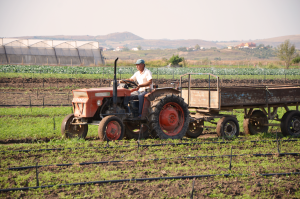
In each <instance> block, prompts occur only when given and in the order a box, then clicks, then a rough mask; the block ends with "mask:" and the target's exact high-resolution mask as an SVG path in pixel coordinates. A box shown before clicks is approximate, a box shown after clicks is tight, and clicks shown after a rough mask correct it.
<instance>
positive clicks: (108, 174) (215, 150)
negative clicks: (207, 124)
mask: <svg viewBox="0 0 300 199" xmlns="http://www.w3.org/2000/svg"><path fill="white" fill-rule="evenodd" d="M259 139H260V138H259V137H255V136H252V137H251V138H244V139H243V140H244V142H239V141H242V140H239V139H236V140H232V141H231V142H229V143H226V144H218V143H209V142H208V141H206V144H205V143H201V141H200V140H197V141H195V140H182V141H179V140H173V141H172V140H165V141H158V140H157V141H156V140H143V141H141V144H142V145H151V144H158V143H164V144H170V143H175V144H178V146H172V145H163V146H152V147H151V146H148V147H139V148H138V147H137V143H136V142H135V141H126V140H125V141H119V142H113V143H110V144H109V146H110V147H109V148H107V147H106V143H101V142H99V141H90V142H87V141H82V140H57V141H52V142H49V143H39V144H37V143H34V144H16V145H4V147H2V150H4V151H1V156H2V158H1V159H2V161H1V171H0V172H1V182H2V183H1V189H8V188H20V187H35V186H37V183H36V169H35V168H34V167H33V168H30V169H25V170H8V168H14V167H21V166H35V165H36V163H38V165H40V166H43V165H49V166H43V167H40V168H38V179H39V185H40V186H48V185H59V184H70V183H77V182H90V183H89V184H87V185H81V186H79V185H78V186H73V185H66V186H63V187H59V186H54V187H48V188H39V189H31V190H29V191H20V190H19V191H13V192H1V193H0V196H1V197H12V198H15V197H22V198H37V197H64V198H73V197H108V198H111V197H121V198H123V197H128V196H130V197H132V198H140V197H142V198H143V197H155V198H157V197H158V198H161V197H189V196H190V195H191V192H192V190H193V188H192V187H193V178H194V177H193V176H198V175H199V176H198V177H197V178H196V179H195V182H194V191H193V195H194V197H225V196H232V197H237V198H251V197H253V196H259V197H261V198H269V197H273V196H275V197H288V198H297V197H299V194H300V192H299V191H300V190H299V188H300V183H299V180H298V179H299V176H297V174H298V173H299V168H300V167H299V166H300V165H299V164H300V159H299V154H298V155H297V154H296V155H295V154H294V155H278V151H277V147H276V142H270V141H266V142H254V143H253V142H251V141H250V140H259ZM264 140H269V139H264ZM286 140H287V139H284V140H281V142H280V152H281V153H286V152H288V153H295V152H296V153H297V152H299V144H300V143H299V140H296V141H293V142H285V141H286ZM293 140H294V139H293ZM191 141H193V142H194V143H195V142H196V143H197V142H198V144H190V145H180V143H192V142H191ZM124 146H125V147H124ZM37 147H38V148H40V147H41V148H45V149H52V148H54V149H55V148H57V149H59V148H72V149H65V150H50V151H36V149H38V148H37ZM80 147H81V148H80ZM231 147H232V151H233V155H242V154H250V155H244V156H233V157H232V161H231V169H230V170H229V167H230V157H229V156H223V157H222V155H230V150H231ZM24 149H31V150H33V151H26V152H25V151H23V152H22V151H15V150H24ZM267 153H269V155H266V156H253V155H251V154H267ZM203 156H209V157H203ZM210 156H212V157H210ZM116 160H118V162H105V161H116ZM100 161H104V162H102V163H99V162H100ZM95 162H96V163H95ZM70 163H71V164H72V165H69V166H63V165H62V164H70ZM81 163H89V164H87V165H83V164H81ZM57 164H60V165H57ZM291 172H292V173H294V174H291ZM270 173H290V174H285V175H283V176H281V175H280V174H278V175H273V176H265V177H264V176H261V174H262V175H268V174H270ZM215 174H220V175H219V176H212V177H200V175H215ZM226 174H230V175H231V176H229V177H226ZM240 174H243V175H242V176H240ZM246 174H248V175H246ZM224 175H225V176H224ZM174 176H183V177H181V178H182V179H166V178H168V177H170V178H171V177H174ZM189 176H190V177H189ZM142 178H163V179H156V180H150V179H149V180H144V181H139V182H135V180H134V179H142ZM121 179H132V180H131V181H130V182H115V183H112V182H111V183H109V181H110V180H121ZM100 181H102V182H100Z"/></svg>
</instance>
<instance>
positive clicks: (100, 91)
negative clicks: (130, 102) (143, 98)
mask: <svg viewBox="0 0 300 199" xmlns="http://www.w3.org/2000/svg"><path fill="white" fill-rule="evenodd" d="M72 92H73V100H72V104H73V108H74V107H75V108H76V109H75V110H73V111H74V116H75V117H93V116H94V115H95V113H96V111H97V109H98V106H97V101H98V100H101V102H102V101H103V99H104V98H111V97H112V96H113V88H112V87H105V88H90V89H87V88H84V89H77V90H73V91H72ZM76 92H77V93H81V92H82V93H84V94H85V96H79V97H76V95H75V94H74V93H76ZM130 93H131V90H128V89H125V88H118V97H125V96H130ZM81 104H82V105H81ZM74 105H75V106H74ZM79 106H80V107H79ZM81 107H85V109H83V108H81Z"/></svg>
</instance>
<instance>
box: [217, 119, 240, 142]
mask: <svg viewBox="0 0 300 199" xmlns="http://www.w3.org/2000/svg"><path fill="white" fill-rule="evenodd" d="M216 130H217V134H218V136H219V137H221V136H222V135H224V137H228V138H232V137H234V136H236V137H237V136H239V132H240V128H239V123H238V121H237V119H236V118H234V117H230V116H228V117H222V118H221V119H220V120H219V121H218V123H217V129H216Z"/></svg>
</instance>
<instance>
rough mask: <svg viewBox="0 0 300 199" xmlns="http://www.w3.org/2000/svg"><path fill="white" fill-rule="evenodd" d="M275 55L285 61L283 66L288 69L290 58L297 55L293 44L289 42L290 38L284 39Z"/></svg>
mask: <svg viewBox="0 0 300 199" xmlns="http://www.w3.org/2000/svg"><path fill="white" fill-rule="evenodd" d="M277 57H278V58H279V59H280V60H282V61H284V62H285V66H286V68H287V69H288V68H289V67H290V65H291V63H292V60H293V59H294V58H295V57H297V54H296V48H295V45H294V44H291V43H290V40H285V41H284V43H282V44H280V45H279V46H278V50H277Z"/></svg>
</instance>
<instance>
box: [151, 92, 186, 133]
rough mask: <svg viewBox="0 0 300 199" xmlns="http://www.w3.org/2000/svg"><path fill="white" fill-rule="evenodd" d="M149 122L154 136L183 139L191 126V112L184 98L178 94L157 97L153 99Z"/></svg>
mask: <svg viewBox="0 0 300 199" xmlns="http://www.w3.org/2000/svg"><path fill="white" fill-rule="evenodd" d="M149 109H150V110H149V117H148V119H149V124H148V126H149V127H150V131H151V134H152V136H153V137H159V138H160V139H181V138H183V136H185V133H186V131H187V130H188V128H189V123H190V112H189V110H188V106H187V104H186V103H185V102H184V100H183V99H182V98H181V97H179V96H177V95H166V96H160V97H157V98H156V99H155V100H153V101H151V106H150V108H149Z"/></svg>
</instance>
